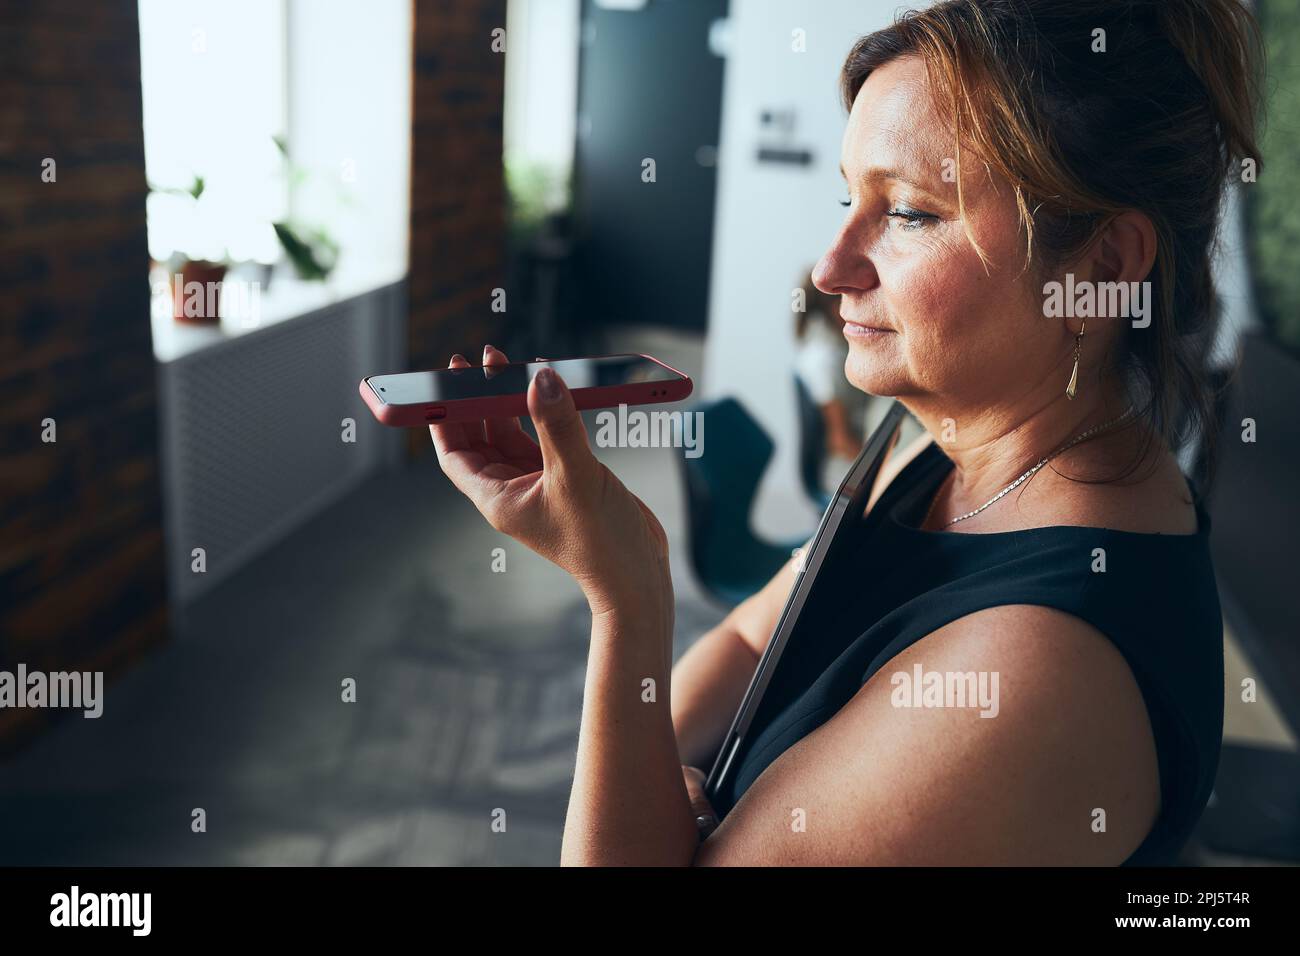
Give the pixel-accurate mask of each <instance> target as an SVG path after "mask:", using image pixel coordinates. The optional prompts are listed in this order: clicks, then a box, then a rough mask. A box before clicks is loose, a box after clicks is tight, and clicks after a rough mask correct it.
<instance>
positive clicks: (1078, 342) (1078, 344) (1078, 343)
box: [1065, 319, 1088, 401]
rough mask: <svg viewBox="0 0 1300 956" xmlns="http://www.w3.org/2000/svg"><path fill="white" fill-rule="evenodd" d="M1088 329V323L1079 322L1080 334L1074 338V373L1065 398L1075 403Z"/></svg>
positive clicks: (1066, 388)
mask: <svg viewBox="0 0 1300 956" xmlns="http://www.w3.org/2000/svg"><path fill="white" fill-rule="evenodd" d="M1087 327H1088V323H1087V322H1086V321H1085V320H1083V319H1080V320H1079V334H1078V335H1076V336H1075V337H1074V371H1072V372H1071V373H1070V384H1069V385H1067V386H1065V397H1066V398H1068V399H1069V400H1070V401H1074V393H1075V392H1076V391H1077V390H1078V387H1079V354H1080V353H1081V352H1082V351H1083V330H1084V329H1086V328H1087Z"/></svg>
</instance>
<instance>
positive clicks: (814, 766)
mask: <svg viewBox="0 0 1300 956" xmlns="http://www.w3.org/2000/svg"><path fill="white" fill-rule="evenodd" d="M1257 49H1258V38H1257V36H1256V34H1255V32H1254V23H1253V21H1252V20H1251V19H1250V17H1249V14H1247V13H1246V12H1245V11H1244V10H1243V9H1242V7H1241V6H1239V5H1238V3H1236V2H1235V0H1180V2H1178V3H1169V2H1165V0H1150V2H1142V0H1127V2H1121V0H948V2H944V3H939V4H937V5H935V6H933V7H931V8H929V9H927V10H925V11H923V12H920V13H916V14H910V15H908V16H907V17H905V18H903V19H902V20H901V21H899V22H898V23H896V24H895V25H893V26H891V27H888V28H886V29H884V30H881V31H879V32H878V33H875V34H872V35H870V36H867V37H865V38H863V39H862V40H861V41H859V42H858V44H857V45H856V46H855V47H854V49H853V51H852V52H851V54H850V55H849V57H848V60H847V62H846V63H845V66H844V70H843V75H842V80H843V92H844V99H845V103H846V106H847V107H848V108H849V110H850V114H849V120H848V127H847V130H846V132H845V135H844V141H843V147H842V152H841V158H842V168H843V172H844V177H845V180H846V183H847V190H848V197H847V201H846V202H845V206H846V213H845V217H844V222H843V225H842V226H841V228H840V231H839V234H838V235H837V236H836V237H835V240H834V242H833V244H832V245H831V247H830V249H829V250H828V251H827V252H826V254H825V256H824V257H823V258H822V260H821V262H820V263H819V264H818V266H817V269H816V272H815V281H816V283H817V285H818V287H819V288H821V289H822V290H823V291H824V292H826V293H828V294H832V295H839V296H841V297H842V305H841V311H842V315H843V317H844V319H845V321H846V325H845V333H844V334H845V336H846V337H847V340H848V342H849V346H850V355H849V357H848V359H847V361H846V363H845V374H846V375H847V376H848V379H849V380H850V381H851V382H852V383H853V384H854V385H856V386H857V387H858V388H860V389H862V390H863V391H866V392H869V393H871V394H874V395H887V396H895V397H897V398H898V399H900V400H901V401H902V402H903V403H904V404H905V405H906V406H907V408H908V409H909V410H910V411H911V412H912V414H913V415H915V416H916V418H917V419H918V420H919V421H920V422H921V424H922V425H924V426H925V429H926V432H927V434H926V435H924V436H923V437H922V439H921V440H919V441H918V442H916V443H914V444H912V445H911V446H909V447H907V448H906V449H903V450H902V451H901V452H900V453H899V454H897V455H896V458H895V460H893V461H891V462H890V463H889V466H888V467H887V468H886V469H885V473H884V474H882V476H881V478H880V480H879V481H878V486H877V487H876V488H875V489H874V491H873V495H872V503H871V504H870V505H869V506H868V507H869V509H871V510H873V511H876V510H877V509H879V511H877V512H876V513H875V514H873V519H875V518H878V517H880V518H883V520H878V521H877V520H873V521H872V522H871V523H870V527H871V529H872V530H871V532H870V533H869V534H864V536H863V538H862V540H861V542H860V545H859V546H857V547H855V549H854V550H853V558H852V560H851V561H844V562H841V563H840V564H839V565H837V566H836V567H832V568H828V569H826V571H825V573H827V574H831V575H833V580H834V581H835V582H836V587H835V588H834V589H829V590H830V591H831V592H832V593H833V595H834V597H833V599H827V600H825V601H823V602H821V605H820V606H816V607H811V606H810V607H807V608H805V613H806V614H809V615H813V618H812V619H814V620H815V621H816V623H817V625H818V626H817V627H816V628H814V629H812V632H813V634H814V638H813V639H809V640H807V641H802V642H800V644H799V646H797V647H796V646H791V647H789V648H788V649H787V651H786V658H783V660H782V671H781V673H780V674H779V675H778V679H776V680H774V681H773V683H772V685H771V686H769V688H768V691H767V693H768V695H769V696H770V697H771V698H772V700H771V702H770V704H771V705H770V706H768V704H767V703H765V708H764V710H765V714H766V716H765V717H764V718H763V719H762V720H760V721H759V722H758V723H757V724H756V725H755V726H754V727H752V728H751V730H750V735H749V737H748V738H747V740H748V741H749V746H747V748H746V751H745V753H744V754H743V755H742V756H741V757H740V758H739V761H740V765H739V766H738V767H737V768H736V772H735V773H734V774H732V777H731V779H732V783H731V785H730V787H728V788H724V790H725V792H722V793H719V794H718V798H717V802H718V804H719V805H718V806H717V807H716V808H714V810H716V811H717V812H718V814H719V815H723V816H722V822H721V824H720V825H718V826H717V827H716V829H712V828H711V827H709V826H707V825H705V826H701V823H702V822H703V823H705V824H707V822H708V819H709V817H710V814H711V812H712V811H710V810H709V808H708V807H707V805H706V804H704V802H703V799H702V794H701V791H700V786H699V783H700V776H699V774H698V773H697V772H692V771H690V770H687V771H686V772H685V773H684V772H683V768H682V764H693V765H697V766H706V765H707V764H708V762H709V761H710V760H711V759H712V757H713V754H714V753H715V752H716V750H717V748H718V747H719V745H720V742H721V738H722V736H723V734H724V732H725V730H726V727H727V725H728V723H729V721H730V719H731V717H732V715H733V714H734V712H735V709H736V707H737V704H738V702H739V700H740V697H741V695H742V693H743V691H744V688H745V686H746V685H747V682H748V681H749V679H750V677H751V675H752V674H753V671H754V667H755V664H756V662H757V660H758V655H759V654H760V653H761V651H762V650H763V647H764V644H765V642H766V640H767V638H768V637H769V635H770V634H771V633H772V630H773V627H774V625H775V623H776V619H777V616H778V614H779V612H780V610H781V607H782V605H783V602H784V599H785V596H786V594H787V592H788V591H789V589H790V587H791V584H792V582H793V580H794V577H793V575H794V569H793V568H792V567H788V568H786V569H785V570H783V571H781V572H780V573H779V574H777V576H776V577H775V578H773V579H772V581H771V582H770V583H769V584H768V585H767V586H766V587H765V588H764V589H763V590H762V591H761V592H760V593H759V594H757V595H755V596H754V597H752V598H750V599H749V600H747V601H745V602H744V603H743V604H741V605H740V606H739V607H737V608H736V609H735V610H734V611H733V612H732V613H731V614H730V615H729V616H728V617H727V619H726V620H725V621H724V622H723V623H722V624H721V625H720V626H719V627H718V628H716V629H715V630H713V631H711V632H710V633H709V634H707V635H705V636H704V637H703V638H702V639H701V640H700V641H699V642H698V643H697V644H696V645H695V646H694V647H692V648H691V650H690V651H689V653H687V654H686V656H685V657H684V658H683V659H682V660H681V662H680V663H679V664H678V665H677V667H676V668H675V669H673V670H672V672H671V675H670V667H671V646H672V641H671V638H672V629H673V592H672V584H671V580H670V577H669V566H668V550H667V542H666V539H665V536H664V533H663V530H662V528H661V527H660V525H659V522H658V521H656V520H655V517H654V515H652V514H651V513H650V511H649V510H648V509H647V508H646V507H645V505H644V504H643V503H642V502H640V501H639V500H638V499H637V498H636V497H635V496H633V495H632V494H631V493H629V492H628V491H627V489H626V488H624V486H623V485H622V484H621V483H620V482H619V481H618V479H617V478H615V477H614V475H613V474H611V473H610V472H609V471H608V470H607V469H606V468H605V467H604V466H603V465H601V464H600V463H599V462H598V461H597V460H596V459H595V458H594V457H593V455H592V453H591V450H590V448H589V445H588V441H587V436H586V433H585V431H584V428H583V425H582V422H581V419H580V418H579V416H578V415H577V413H576V412H575V411H574V408H573V404H572V401H571V398H570V396H569V393H568V391H567V389H566V388H565V386H564V385H563V383H562V382H560V381H559V379H558V378H557V377H556V376H554V375H553V374H548V373H547V372H542V373H541V374H539V375H538V376H537V377H536V380H535V382H534V383H533V385H532V387H531V389H530V391H529V395H528V403H529V414H530V415H531V416H532V417H533V418H534V420H535V422H536V424H537V429H538V434H539V438H540V448H539V447H538V446H537V445H536V444H534V443H533V442H532V441H531V440H530V439H529V438H528V437H527V436H526V435H525V434H524V433H523V432H522V431H521V430H520V428H519V425H518V423H517V422H516V421H509V422H507V421H489V422H485V423H484V425H483V426H482V427H481V428H478V427H472V428H471V427H461V426H456V425H444V426H434V427H433V438H434V443H435V445H436V446H437V451H438V456H439V460H440V461H441V463H442V467H443V469H444V470H445V472H446V473H447V474H448V475H449V476H450V478H451V479H452V481H453V482H455V484H456V485H457V487H459V488H460V489H461V490H462V491H463V492H464V493H465V494H466V495H468V496H469V497H470V498H471V499H472V500H473V501H474V503H475V504H476V505H477V507H478V508H479V510H480V511H481V512H482V513H483V514H484V515H485V516H486V518H487V519H488V521H489V522H491V524H492V525H493V527H495V528H497V529H499V530H501V531H503V532H505V533H507V534H510V535H512V536H513V537H515V538H516V539H518V540H519V541H521V542H523V543H525V544H527V545H528V546H529V547H531V548H532V549H534V550H535V551H537V552H539V553H540V554H542V555H543V556H545V557H547V558H548V559H550V560H552V561H554V562H555V563H556V564H558V565H559V566H560V567H562V568H564V569H565V570H567V571H568V572H569V573H570V574H572V576H573V577H574V578H575V579H576V580H577V581H578V583H579V584H580V585H581V587H582V589H583V592H584V593H585V595H586V597H587V600H588V602H589V604H590V606H591V611H592V633H591V648H590V658H589V663H588V670H587V683H586V691H585V702H584V707H583V713H582V726H581V733H580V738H579V746H578V759H577V770H576V776H575V780H574V785H573V792H572V798H571V801H570V804H569V812H568V820H567V824H566V827H565V835H564V848H563V861H564V862H565V863H633V864H635V863H645V864H1119V863H1125V862H1127V863H1160V862H1169V861H1171V860H1172V859H1173V858H1174V857H1175V856H1176V854H1177V851H1178V849H1179V848H1180V846H1181V845H1182V844H1183V842H1184V841H1185V840H1186V838H1187V836H1188V834H1189V832H1190V830H1191V828H1192V826H1193V825H1194V823H1195V821H1196V818H1197V816H1198V815H1199V813H1200V811H1201V810H1202V808H1203V807H1204V804H1205V801H1206V799H1207V797H1208V794H1209V792H1210V788H1211V784H1212V782H1213V779H1214V773H1215V769H1216V766H1217V760H1218V748H1219V744H1220V740H1221V735H1222V703H1223V647H1222V624H1221V619H1220V616H1219V608H1218V604H1217V600H1216V597H1215V582H1214V572H1213V568H1212V565H1211V562H1210V557H1209V553H1208V549H1207V533H1208V530H1209V522H1208V518H1207V516H1206V514H1205V512H1204V510H1203V509H1202V507H1201V504H1200V500H1199V496H1198V495H1197V493H1196V490H1195V489H1194V488H1192V487H1191V486H1190V485H1189V483H1188V482H1187V481H1186V480H1185V479H1184V477H1183V475H1182V473H1181V472H1180V469H1179V467H1178V464H1177V462H1176V460H1175V458H1174V455H1173V453H1172V451H1171V449H1172V448H1176V447H1178V446H1179V445H1180V444H1181V443H1182V442H1183V441H1184V440H1185V439H1186V438H1187V437H1188V436H1189V435H1191V434H1194V433H1196V432H1197V431H1198V430H1201V431H1203V430H1206V426H1207V424H1208V415H1209V411H1208V408H1209V404H1208V403H1209V399H1208V396H1207V394H1206V389H1205V387H1204V385H1203V383H1202V381H1201V378H1200V374H1201V368H1202V364H1201V355H1202V353H1203V350H1204V345H1205V335H1204V331H1205V329H1206V328H1207V327H1208V325H1209V324H1210V323H1211V320H1212V318H1213V309H1214V304H1213V289H1212V285H1211V280H1210V260H1209V255H1210V248H1211V241H1212V239H1213V236H1214V234H1215V228H1216V218H1217V213H1218V208H1219V201H1220V197H1221V192H1222V189H1223V186H1224V182H1225V177H1226V176H1227V175H1232V174H1234V171H1236V170H1238V169H1239V168H1240V163H1241V161H1242V160H1243V159H1256V152H1255V145H1254V140H1253V135H1254V133H1253V130H1254V119H1253V117H1254V115H1255V104H1256V91H1257V83H1258V78H1257V74H1256V69H1257V67H1256V65H1255V64H1256V60H1255V56H1256V52H1255V51H1256V50H1257ZM1055 283H1059V285H1056V284H1055ZM1107 283H1125V284H1128V283H1139V284H1140V283H1149V285H1145V286H1144V285H1137V286H1130V285H1125V286H1124V287H1123V288H1124V289H1126V290H1133V291H1134V292H1135V293H1136V294H1134V295H1133V296H1132V297H1131V298H1130V300H1129V303H1128V305H1129V309H1128V311H1127V313H1126V314H1122V315H1120V314H1116V309H1115V308H1113V306H1114V304H1115V303H1116V302H1122V300H1120V299H1118V297H1116V296H1115V295H1113V294H1112V295H1110V296H1109V297H1108V296H1107V295H1106V294H1105V293H1104V291H1103V290H1107V289H1109V290H1111V292H1112V293H1113V292H1114V290H1117V289H1119V288H1120V287H1119V286H1115V285H1104V284H1107ZM1062 289H1065V290H1069V292H1070V294H1069V296H1068V298H1065V299H1064V300H1063V296H1062V294H1061V290H1062ZM1088 289H1092V290H1094V291H1097V292H1102V294H1101V295H1100V296H1098V297H1094V301H1093V302H1092V303H1091V306H1092V307H1091V308H1090V303H1089V302H1088V298H1087V294H1086V293H1085V292H1084V291H1082V290H1088ZM1148 292H1149V298H1147V299H1145V300H1144V299H1143V298H1142V296H1143V294H1145V293H1148ZM1098 300H1107V301H1109V302H1110V303H1111V305H1112V308H1111V309H1110V310H1109V311H1108V310H1107V309H1106V308H1100V307H1098ZM483 361H484V363H485V364H489V365H490V364H494V363H498V362H505V361H506V357H505V356H504V355H502V354H501V353H499V352H497V351H495V350H493V349H492V348H491V347H488V348H487V349H485V351H484V358H483ZM452 364H453V365H463V364H465V361H464V359H462V358H461V357H460V356H456V357H455V358H453V360H452ZM929 675H939V681H940V684H941V685H942V684H943V683H944V679H945V678H947V677H951V676H952V675H958V676H961V675H976V676H978V677H979V678H980V680H981V681H982V683H981V684H980V686H981V687H982V688H985V689H988V688H992V689H993V690H994V691H995V695H994V696H995V700H992V701H988V700H985V701H983V702H982V703H976V702H973V701H967V702H966V705H965V706H962V705H961V702H960V701H956V702H954V700H952V699H951V698H950V697H949V698H948V699H945V698H944V696H943V695H942V694H937V695H930V694H928V693H925V692H923V690H922V688H925V687H929V686H931V684H930V680H929ZM647 678H648V679H652V680H653V681H654V682H655V685H656V687H657V693H656V694H655V695H654V697H655V699H654V700H653V701H647V699H646V698H647V697H648V696H649V695H646V694H644V693H643V691H644V688H645V686H646V685H645V683H644V682H645V681H646V680H647ZM670 689H671V693H670ZM765 701H766V698H765Z"/></svg>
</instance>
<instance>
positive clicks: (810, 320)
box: [794, 273, 870, 474]
mask: <svg viewBox="0 0 1300 956" xmlns="http://www.w3.org/2000/svg"><path fill="white" fill-rule="evenodd" d="M802 289H803V298H804V310H803V311H802V312H796V313H795V320H794V334H795V356H794V368H795V374H796V375H798V376H799V379H800V381H802V382H803V384H804V387H805V388H806V389H807V390H808V394H809V395H810V396H811V397H812V400H813V402H815V403H816V405H817V408H818V409H819V410H820V412H821V416H822V424H823V426H824V427H825V434H826V452H827V455H828V458H829V459H831V460H830V461H829V462H828V466H829V467H828V469H827V470H828V471H829V470H830V469H831V468H835V469H837V470H838V472H840V473H841V474H842V473H843V471H844V469H845V468H846V467H847V466H848V465H849V464H850V463H852V461H853V460H854V459H855V458H857V457H858V453H859V452H860V451H861V450H862V441H863V437H864V435H863V423H864V420H865V413H866V408H867V404H868V402H869V401H870V397H869V396H868V395H867V394H866V393H865V392H863V391H862V390H861V389H859V388H856V387H855V386H854V385H853V383H851V382H850V381H849V380H848V378H847V377H846V376H845V374H844V361H845V359H847V358H848V357H849V344H848V342H847V341H846V340H845V338H844V320H843V319H841V318H840V297H839V296H837V295H827V294H826V293H824V292H822V291H821V290H820V289H818V288H817V287H816V286H815V285H813V281H812V275H811V273H810V274H808V275H807V276H805V278H804V280H803V285H802Z"/></svg>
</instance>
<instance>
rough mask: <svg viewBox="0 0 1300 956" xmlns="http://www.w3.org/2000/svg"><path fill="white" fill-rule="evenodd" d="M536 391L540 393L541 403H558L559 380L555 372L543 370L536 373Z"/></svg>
mask: <svg viewBox="0 0 1300 956" xmlns="http://www.w3.org/2000/svg"><path fill="white" fill-rule="evenodd" d="M537 390H538V391H539V392H541V393H542V401H544V402H548V403H549V402H558V401H559V400H560V380H559V379H558V378H557V377H556V375H555V370H554V369H551V368H544V369H542V370H541V371H540V372H538V373H537Z"/></svg>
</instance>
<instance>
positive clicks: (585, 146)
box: [574, 0, 726, 333]
mask: <svg viewBox="0 0 1300 956" xmlns="http://www.w3.org/2000/svg"><path fill="white" fill-rule="evenodd" d="M725 15H726V0H647V2H646V3H645V5H644V6H643V7H642V8H641V9H639V10H609V9H604V8H602V7H601V6H599V5H598V4H597V3H596V2H594V0H583V4H582V51H581V56H580V66H579V79H578V142H577V148H576V151H575V158H574V162H575V168H574V197H575V213H576V223H575V225H576V228H577V239H578V248H577V250H576V253H577V257H576V267H577V275H576V277H575V278H576V279H577V283H578V285H577V289H578V293H579V295H578V303H577V304H578V310H579V316H580V319H581V324H582V327H583V331H584V332H586V333H591V332H597V333H598V331H599V329H600V328H601V327H602V326H607V325H610V324H652V325H661V326H670V327H673V328H677V329H691V330H698V331H701V332H702V331H703V330H704V328H705V324H706V318H707V311H708V290H709V263H710V258H711V253H712V243H713V200H714V189H715V171H716V147H717V142H718V128H719V120H720V116H721V108H722V70H723V60H722V58H721V57H719V56H717V55H715V54H714V53H713V52H712V51H711V50H710V47H709V31H710V28H711V26H712V24H713V23H714V21H716V20H719V19H721V18H723V17H725ZM647 159H652V160H654V174H655V181H654V182H645V181H643V169H644V168H645V167H644V163H645V160H647Z"/></svg>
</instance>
